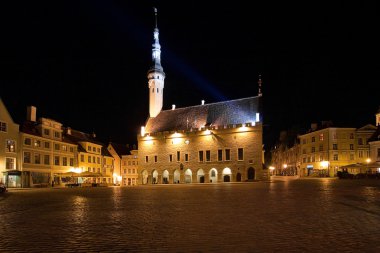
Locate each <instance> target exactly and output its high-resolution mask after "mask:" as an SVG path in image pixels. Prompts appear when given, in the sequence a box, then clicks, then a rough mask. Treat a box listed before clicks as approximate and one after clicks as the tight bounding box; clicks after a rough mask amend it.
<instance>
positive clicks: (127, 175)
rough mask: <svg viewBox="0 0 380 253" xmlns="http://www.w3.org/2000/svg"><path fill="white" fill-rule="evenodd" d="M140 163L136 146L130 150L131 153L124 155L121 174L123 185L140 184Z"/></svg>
mask: <svg viewBox="0 0 380 253" xmlns="http://www.w3.org/2000/svg"><path fill="white" fill-rule="evenodd" d="M133 147H134V146H133ZM138 165H139V161H138V150H137V149H136V148H135V147H134V148H133V149H132V150H130V152H129V154H126V155H123V156H122V164H121V176H122V185H123V186H134V185H138V184H139V181H138V177H139V169H138Z"/></svg>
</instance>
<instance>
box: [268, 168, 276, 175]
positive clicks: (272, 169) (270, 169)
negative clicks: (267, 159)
mask: <svg viewBox="0 0 380 253" xmlns="http://www.w3.org/2000/svg"><path fill="white" fill-rule="evenodd" d="M274 170H275V168H274V167H273V166H269V171H270V175H271V176H273V171H274Z"/></svg>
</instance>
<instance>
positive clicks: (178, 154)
mask: <svg viewBox="0 0 380 253" xmlns="http://www.w3.org/2000/svg"><path fill="white" fill-rule="evenodd" d="M179 161H181V152H180V151H177V162H179Z"/></svg>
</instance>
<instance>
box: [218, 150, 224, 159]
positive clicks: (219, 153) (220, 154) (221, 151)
mask: <svg viewBox="0 0 380 253" xmlns="http://www.w3.org/2000/svg"><path fill="white" fill-rule="evenodd" d="M218 161H219V162H221V161H223V150H221V149H218Z"/></svg>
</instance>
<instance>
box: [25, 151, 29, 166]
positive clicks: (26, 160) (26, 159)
mask: <svg viewBox="0 0 380 253" xmlns="http://www.w3.org/2000/svg"><path fill="white" fill-rule="evenodd" d="M24 163H30V152H24Z"/></svg>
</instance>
